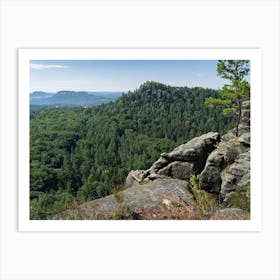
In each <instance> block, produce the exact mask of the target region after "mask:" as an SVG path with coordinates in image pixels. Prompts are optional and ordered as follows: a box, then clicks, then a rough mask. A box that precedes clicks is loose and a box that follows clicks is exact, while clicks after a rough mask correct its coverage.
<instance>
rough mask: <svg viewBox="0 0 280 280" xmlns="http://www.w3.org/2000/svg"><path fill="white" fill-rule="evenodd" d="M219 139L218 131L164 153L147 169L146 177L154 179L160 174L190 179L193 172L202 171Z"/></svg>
mask: <svg viewBox="0 0 280 280" xmlns="http://www.w3.org/2000/svg"><path fill="white" fill-rule="evenodd" d="M219 141H220V135H219V133H217V132H209V133H207V134H204V135H202V136H200V137H196V138H193V139H192V140H190V141H189V142H188V143H186V144H182V145H180V146H179V147H177V148H175V149H174V150H173V151H171V152H170V153H162V154H161V156H160V158H159V159H158V160H157V161H156V162H155V163H154V164H153V165H152V166H151V168H150V169H148V170H147V171H145V173H144V177H148V178H149V179H154V178H156V177H157V176H156V174H158V175H165V176H170V177H172V178H177V179H184V180H188V179H189V177H190V176H191V175H192V174H199V173H200V172H201V171H202V169H203V167H204V164H205V161H206V159H207V156H208V155H209V153H210V152H211V151H213V150H214V149H215V147H216V145H217V143H218V142H219Z"/></svg>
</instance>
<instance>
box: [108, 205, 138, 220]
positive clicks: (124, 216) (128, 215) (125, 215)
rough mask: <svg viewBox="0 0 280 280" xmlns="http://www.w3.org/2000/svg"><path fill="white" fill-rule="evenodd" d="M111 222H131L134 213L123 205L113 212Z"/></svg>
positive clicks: (127, 206)
mask: <svg viewBox="0 0 280 280" xmlns="http://www.w3.org/2000/svg"><path fill="white" fill-rule="evenodd" d="M111 219H112V220H128V219H130V220H132V219H134V211H133V209H132V208H131V207H130V206H129V205H123V206H122V207H121V208H120V209H119V210H117V211H116V212H114V213H113V214H112V217H111Z"/></svg>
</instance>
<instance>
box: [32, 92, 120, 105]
mask: <svg viewBox="0 0 280 280" xmlns="http://www.w3.org/2000/svg"><path fill="white" fill-rule="evenodd" d="M121 95H122V92H86V91H59V92H57V93H48V92H43V91H34V92H32V93H31V94H30V105H41V106H49V105H73V106H87V107H91V106H96V105H100V104H103V103H107V102H110V101H113V100H115V99H117V98H118V97H119V96H121Z"/></svg>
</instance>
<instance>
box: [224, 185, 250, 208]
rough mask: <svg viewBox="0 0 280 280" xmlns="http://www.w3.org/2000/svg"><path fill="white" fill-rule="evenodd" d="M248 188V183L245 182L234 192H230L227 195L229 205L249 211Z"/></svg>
mask: <svg viewBox="0 0 280 280" xmlns="http://www.w3.org/2000/svg"><path fill="white" fill-rule="evenodd" d="M249 189H250V185H249V184H245V185H243V186H241V187H240V188H239V189H238V190H236V191H235V192H232V193H230V194H229V195H228V201H229V202H228V203H230V206H231V207H236V208H239V209H242V210H245V211H247V212H250V194H248V190H249Z"/></svg>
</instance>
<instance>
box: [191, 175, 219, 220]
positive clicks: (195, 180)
mask: <svg viewBox="0 0 280 280" xmlns="http://www.w3.org/2000/svg"><path fill="white" fill-rule="evenodd" d="M189 182H190V184H191V186H192V191H193V195H194V198H195V201H196V205H197V209H198V211H200V215H199V216H198V217H197V218H200V219H202V220H204V219H209V217H210V216H211V214H213V213H214V212H215V211H216V210H217V209H218V208H219V203H218V201H217V199H216V197H215V196H213V195H211V194H210V193H208V192H206V191H204V190H201V189H200V187H199V175H192V176H191V177H190V179H189Z"/></svg>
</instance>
